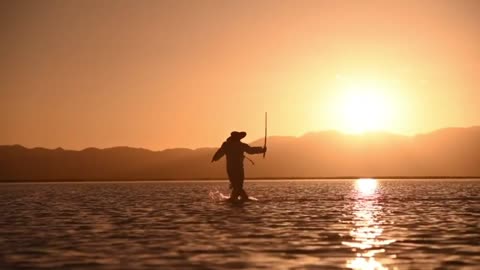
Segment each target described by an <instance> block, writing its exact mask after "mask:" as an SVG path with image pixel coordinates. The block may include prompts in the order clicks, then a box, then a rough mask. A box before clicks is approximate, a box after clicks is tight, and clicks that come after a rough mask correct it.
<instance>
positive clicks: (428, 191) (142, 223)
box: [0, 179, 480, 269]
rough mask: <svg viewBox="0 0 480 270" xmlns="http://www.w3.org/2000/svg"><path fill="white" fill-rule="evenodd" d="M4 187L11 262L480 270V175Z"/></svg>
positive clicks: (6, 260)
mask: <svg viewBox="0 0 480 270" xmlns="http://www.w3.org/2000/svg"><path fill="white" fill-rule="evenodd" d="M246 190H247V192H248V193H249V195H251V196H253V197H255V198H257V199H258V201H254V202H247V203H245V204H243V205H232V204H228V203H226V202H222V200H221V197H222V196H221V194H228V192H229V190H228V185H227V183H226V182H177V183H172V182H131V183H130V182H129V183H125V182H123V183H114V182H113V183H112V182H110V183H40V184H2V185H0V194H1V195H0V252H1V254H0V269H40V268H43V269H252V268H254V269H480V181H475V180H470V181H466V180H465V181H464V180H437V181H433V180H432V181H430V180H373V179H361V180H342V181H340V180H339V181H247V184H246Z"/></svg>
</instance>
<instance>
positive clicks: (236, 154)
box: [212, 131, 267, 201]
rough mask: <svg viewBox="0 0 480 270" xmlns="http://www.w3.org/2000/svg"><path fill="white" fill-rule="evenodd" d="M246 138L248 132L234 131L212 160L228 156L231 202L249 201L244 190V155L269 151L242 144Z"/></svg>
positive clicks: (264, 148)
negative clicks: (242, 140)
mask: <svg viewBox="0 0 480 270" xmlns="http://www.w3.org/2000/svg"><path fill="white" fill-rule="evenodd" d="M245 136H247V133H246V132H237V131H233V132H232V133H230V137H229V138H227V140H226V141H225V142H224V143H223V144H222V146H221V147H220V149H218V151H217V152H216V153H215V155H213V158H212V162H214V161H217V160H219V159H220V158H222V157H223V156H224V155H226V156H227V173H228V178H229V180H230V187H231V188H232V193H231V194H230V198H229V200H230V201H237V200H238V197H239V196H240V199H241V200H248V195H247V193H246V192H245V190H244V189H243V181H244V179H245V174H244V170H243V160H244V158H245V155H244V153H248V154H261V153H265V152H266V151H267V148H266V147H251V146H249V145H248V144H246V143H243V142H241V141H240V140H241V139H243V138H245Z"/></svg>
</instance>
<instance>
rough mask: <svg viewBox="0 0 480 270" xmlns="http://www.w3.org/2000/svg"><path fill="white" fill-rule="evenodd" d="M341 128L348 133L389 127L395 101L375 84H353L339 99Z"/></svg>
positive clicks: (338, 108) (338, 109) (338, 110)
mask: <svg viewBox="0 0 480 270" xmlns="http://www.w3.org/2000/svg"><path fill="white" fill-rule="evenodd" d="M337 103H338V104H337V105H336V108H337V117H338V121H339V122H338V123H337V124H338V125H340V129H341V130H342V131H345V132H347V133H364V132H368V131H377V130H385V129H387V128H388V127H389V126H390V125H391V122H392V112H393V109H394V107H393V102H392V101H391V100H389V99H388V96H386V95H385V91H383V90H382V89H381V88H379V87H378V86H376V85H374V84H362V83H357V84H352V85H350V86H349V87H348V88H347V89H345V90H344V91H342V94H341V95H340V97H339V99H338V102H337Z"/></svg>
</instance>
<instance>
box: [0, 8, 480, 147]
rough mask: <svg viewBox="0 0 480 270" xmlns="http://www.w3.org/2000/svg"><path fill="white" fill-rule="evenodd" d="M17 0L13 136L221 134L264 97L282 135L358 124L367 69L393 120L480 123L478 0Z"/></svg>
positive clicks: (9, 124) (99, 143)
mask: <svg viewBox="0 0 480 270" xmlns="http://www.w3.org/2000/svg"><path fill="white" fill-rule="evenodd" d="M6 2H8V1H3V2H2V4H0V23H1V28H0V36H1V40H2V42H1V43H0V57H1V58H0V59H2V64H1V65H0V144H22V145H25V146H28V147H33V146H42V147H49V148H52V147H58V146H61V147H64V148H69V149H82V148H85V147H89V146H95V147H102V148H103V147H111V146H118V145H128V146H133V147H144V148H150V149H155V150H159V149H163V148H167V147H168V148H169V147H180V146H181V147H193V148H195V147H201V146H217V145H219V144H220V143H221V142H222V141H223V140H224V139H225V138H226V137H227V135H228V133H229V132H230V131H231V130H235V129H236V130H246V131H247V132H248V133H249V135H248V137H247V139H248V140H247V141H251V140H254V139H257V138H260V137H262V136H263V113H264V111H268V112H269V117H270V118H269V123H270V129H269V133H270V134H272V135H301V134H303V133H305V132H309V131H317V130H327V129H337V130H341V131H344V130H343V129H342V126H340V124H339V118H338V115H335V113H333V111H335V110H336V109H338V108H335V106H341V105H338V104H339V103H338V102H337V100H338V99H339V97H340V96H341V93H342V92H344V91H345V90H346V87H347V86H346V85H358V84H361V83H363V82H368V83H373V84H376V85H381V87H379V88H378V89H377V90H378V91H380V92H381V95H382V96H383V97H386V98H388V99H389V100H391V102H392V103H391V105H392V106H391V107H392V108H393V110H394V111H395V117H391V118H389V119H387V120H388V121H387V122H388V123H387V124H384V129H386V130H388V131H391V132H395V133H402V134H413V133H420V132H427V131H430V130H433V129H438V128H442V127H447V126H472V125H478V124H480V113H479V109H478V108H479V102H480V88H479V83H478V82H477V81H476V79H478V74H479V71H480V16H478V14H480V1H475V0H471V1H462V0H459V1H453V0H452V1H439V0H438V1H437V0H432V1H406V0H405V1H30V2H28V1H21V3H19V2H20V1H9V2H10V3H6ZM360 2H361V3H360ZM340 103H341V102H340Z"/></svg>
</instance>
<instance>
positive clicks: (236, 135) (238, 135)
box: [230, 131, 247, 140]
mask: <svg viewBox="0 0 480 270" xmlns="http://www.w3.org/2000/svg"><path fill="white" fill-rule="evenodd" d="M245 136H247V133H246V132H245V131H240V132H239V131H232V133H230V138H232V139H234V140H241V139H243V138H245Z"/></svg>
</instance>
